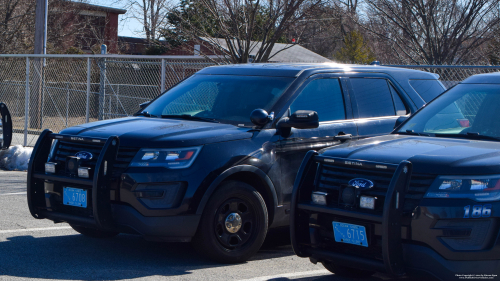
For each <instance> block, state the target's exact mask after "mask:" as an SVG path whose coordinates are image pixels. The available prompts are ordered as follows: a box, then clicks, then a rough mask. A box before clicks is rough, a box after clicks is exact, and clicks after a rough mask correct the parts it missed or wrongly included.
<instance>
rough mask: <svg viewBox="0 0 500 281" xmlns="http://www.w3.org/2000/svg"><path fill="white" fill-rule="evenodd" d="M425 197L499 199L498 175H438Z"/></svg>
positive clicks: (499, 183) (499, 177)
mask: <svg viewBox="0 0 500 281" xmlns="http://www.w3.org/2000/svg"><path fill="white" fill-rule="evenodd" d="M425 198H467V199H472V200H475V201H495V200H499V199H500V175H491V176H440V177H438V178H437V179H436V180H435V181H434V182H433V183H432V185H431V187H430V188H429V190H428V191H427V193H426V194H425Z"/></svg>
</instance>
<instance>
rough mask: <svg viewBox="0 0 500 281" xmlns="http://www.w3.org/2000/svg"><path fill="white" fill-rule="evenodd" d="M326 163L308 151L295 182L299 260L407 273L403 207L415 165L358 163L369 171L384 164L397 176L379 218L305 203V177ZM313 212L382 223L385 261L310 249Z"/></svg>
mask: <svg viewBox="0 0 500 281" xmlns="http://www.w3.org/2000/svg"><path fill="white" fill-rule="evenodd" d="M312 160H314V161H312ZM324 160H325V159H324V158H323V157H321V156H318V155H317V153H316V152H314V151H310V152H308V154H307V155H306V157H305V158H304V160H303V162H302V165H301V167H300V170H299V173H298V175H299V176H298V177H297V178H296V180H295V184H294V190H293V193H292V208H291V213H290V230H291V242H292V247H293V249H294V251H295V253H296V254H297V255H298V256H300V257H315V256H316V257H318V258H323V259H327V260H330V261H335V262H338V263H339V264H344V265H346V266H351V267H352V265H353V264H357V265H359V268H365V269H369V270H374V271H379V272H387V273H389V274H393V275H403V274H405V267H404V264H403V263H402V262H401V261H402V260H403V249H402V243H401V242H402V237H401V225H402V223H401V221H402V214H403V207H402V206H403V205H404V198H405V194H406V191H407V190H408V186H409V182H410V178H411V173H412V164H411V163H410V162H408V161H402V162H401V163H400V164H399V165H389V164H386V163H375V162H368V161H359V162H362V165H363V166H364V167H366V168H370V167H373V168H375V167H376V166H379V165H383V166H384V167H386V171H392V172H393V173H394V174H393V177H392V180H391V182H390V184H389V187H388V189H387V194H386V199H385V202H384V206H383V213H382V215H376V214H365V213H361V212H356V211H355V210H346V209H342V208H334V207H330V206H319V205H313V204H309V203H307V202H306V200H304V199H305V198H310V193H311V191H310V190H307V189H304V190H302V189H301V187H302V184H303V180H304V178H303V176H304V175H306V174H307V173H308V171H309V170H310V169H311V168H312V165H314V164H315V163H318V162H322V161H324ZM328 161H329V165H332V166H347V165H352V162H353V161H351V160H350V159H341V158H328ZM311 212H313V213H328V214H331V215H338V216H345V217H352V218H356V219H362V220H365V221H369V222H373V223H378V224H382V260H375V259H368V258H360V257H358V256H355V255H352V256H351V255H347V254H340V253H335V252H331V251H324V250H321V249H318V248H313V247H311V242H310V241H311V240H312V239H314V237H311V236H314V234H312V233H310V230H309V216H308V215H307V213H311Z"/></svg>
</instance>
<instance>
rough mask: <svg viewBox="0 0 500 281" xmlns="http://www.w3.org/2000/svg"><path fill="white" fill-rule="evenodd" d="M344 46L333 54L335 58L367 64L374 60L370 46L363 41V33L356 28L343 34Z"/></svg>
mask: <svg viewBox="0 0 500 281" xmlns="http://www.w3.org/2000/svg"><path fill="white" fill-rule="evenodd" d="M343 41H344V47H342V48H341V49H340V51H338V52H337V53H336V54H335V59H337V60H338V61H340V62H343V63H356V64H369V63H371V62H372V61H374V60H375V56H374V55H373V52H372V50H371V49H370V47H369V46H368V45H367V44H366V43H365V41H364V39H363V35H362V34H361V33H360V32H359V31H356V30H353V31H351V32H349V33H347V34H346V35H345V36H344V40H343Z"/></svg>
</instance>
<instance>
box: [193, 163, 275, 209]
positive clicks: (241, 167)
mask: <svg viewBox="0 0 500 281" xmlns="http://www.w3.org/2000/svg"><path fill="white" fill-rule="evenodd" d="M238 172H252V173H254V174H255V175H256V176H258V177H259V178H260V179H261V180H263V181H264V182H265V183H266V185H265V186H264V187H265V188H266V189H267V190H268V191H270V193H271V194H272V196H273V203H274V209H275V210H276V208H277V206H278V195H277V194H276V188H275V187H274V184H273V182H272V181H271V179H270V178H269V177H268V176H267V175H266V173H264V172H263V171H262V170H261V169H259V168H257V167H255V166H251V165H238V166H233V167H231V168H229V169H227V170H225V171H224V172H222V173H221V174H220V175H219V176H218V177H217V178H216V179H215V180H214V181H213V182H212V183H211V184H210V186H209V187H208V189H207V191H206V192H205V194H204V195H203V198H201V201H200V204H199V205H198V209H197V210H196V214H197V215H201V214H202V213H203V210H204V209H205V206H206V205H207V203H208V200H209V199H210V197H211V196H212V194H213V193H214V191H215V190H216V189H217V186H219V184H220V183H221V182H222V181H224V180H225V179H226V178H228V177H229V176H231V175H233V174H235V173H238ZM275 213H276V212H275Z"/></svg>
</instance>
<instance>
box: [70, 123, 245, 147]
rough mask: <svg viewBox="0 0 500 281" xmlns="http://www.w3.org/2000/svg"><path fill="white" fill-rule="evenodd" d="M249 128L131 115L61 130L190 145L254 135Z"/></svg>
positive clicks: (147, 143) (132, 142) (129, 143)
mask: <svg viewBox="0 0 500 281" xmlns="http://www.w3.org/2000/svg"><path fill="white" fill-rule="evenodd" d="M249 131H250V129H249V128H241V127H237V126H234V125H229V124H219V123H210V122H202V121H190V120H189V121H188V120H179V119H159V118H148V117H128V118H121V119H112V120H105V121H99V122H93V123H87V124H82V125H78V126H75V127H71V128H68V129H65V130H63V131H61V134H65V135H72V136H81V137H91V138H108V137H110V136H118V137H119V138H120V145H121V146H126V147H141V148H144V147H188V146H196V145H203V144H209V143H215V142H224V141H233V140H240V139H247V138H251V137H252V135H253V134H252V133H251V132H249Z"/></svg>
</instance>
